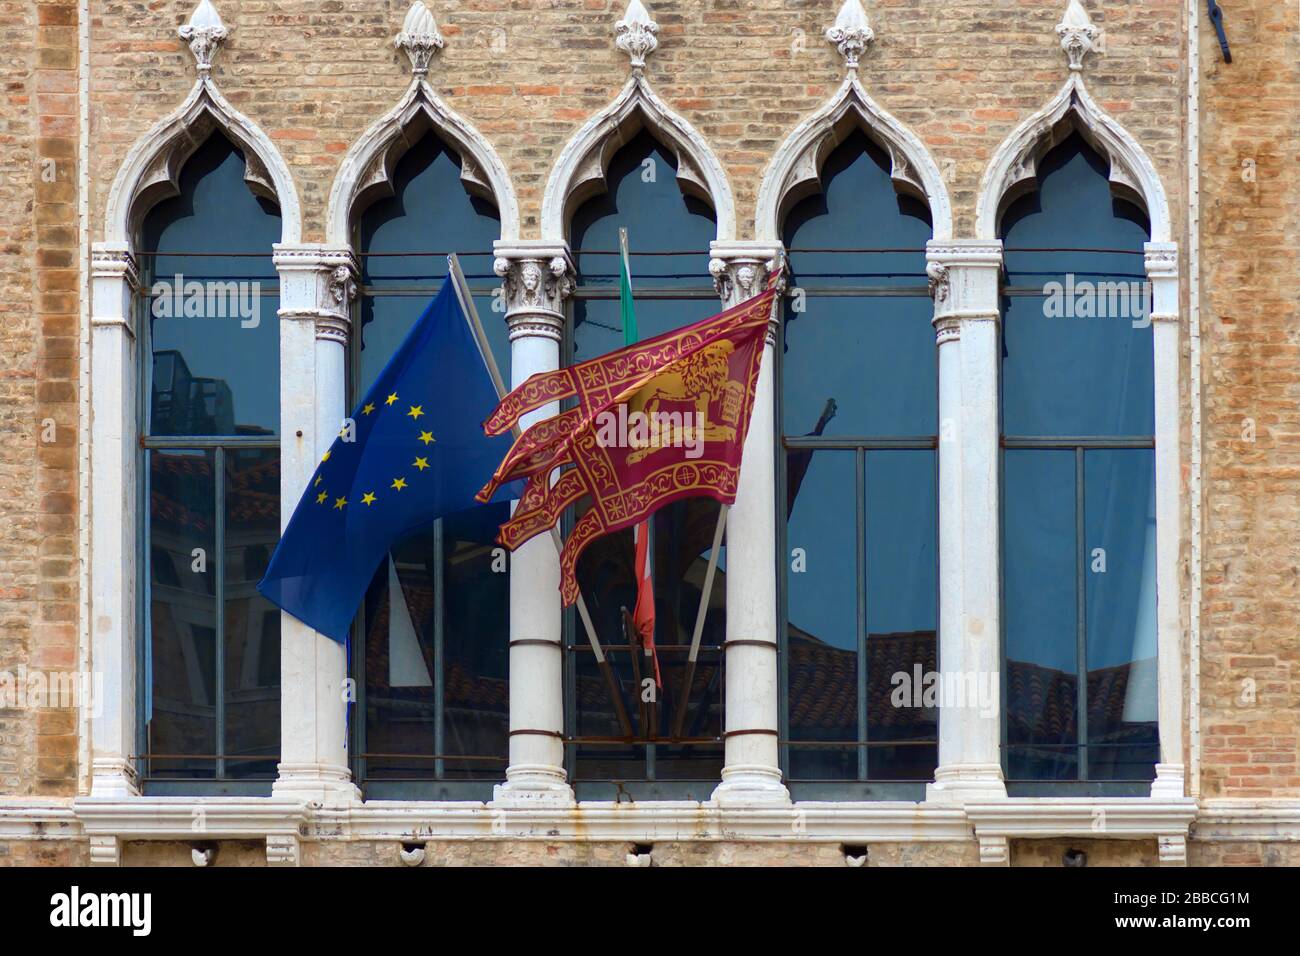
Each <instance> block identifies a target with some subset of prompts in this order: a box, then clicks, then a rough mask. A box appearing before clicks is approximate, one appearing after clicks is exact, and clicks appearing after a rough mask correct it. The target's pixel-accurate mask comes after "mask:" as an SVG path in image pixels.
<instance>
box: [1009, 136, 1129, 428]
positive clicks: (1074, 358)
mask: <svg viewBox="0 0 1300 956" xmlns="http://www.w3.org/2000/svg"><path fill="white" fill-rule="evenodd" d="M1038 176H1039V182H1040V184H1041V187H1040V188H1039V189H1038V190H1037V191H1035V192H1034V193H1031V194H1029V195H1027V196H1024V197H1022V198H1020V199H1019V200H1017V201H1016V202H1014V203H1013V204H1012V205H1011V207H1010V208H1009V209H1008V210H1007V212H1006V214H1005V216H1004V218H1003V235H1004V244H1005V246H1006V247H1007V250H1008V251H1007V253H1006V269H1007V275H1008V282H1009V284H1010V285H1011V286H1012V287H1014V293H1013V294H1011V295H1008V296H1007V297H1006V298H1005V299H1004V324H1003V331H1004V361H1003V369H1002V378H1003V431H1004V433H1005V434H1007V435H1024V436H1034V435H1093V436H1100V435H1150V434H1152V432H1153V431H1154V427H1155V426H1154V398H1153V395H1154V392H1153V386H1152V376H1153V368H1154V359H1153V354H1152V334H1151V328H1150V323H1149V321H1148V318H1149V311H1150V310H1149V294H1148V292H1147V290H1146V284H1145V280H1146V276H1145V273H1144V271H1143V270H1144V267H1143V257H1142V252H1143V244H1144V243H1145V241H1146V238H1147V232H1146V224H1145V221H1144V220H1143V218H1142V216H1141V213H1140V212H1139V211H1138V210H1137V209H1136V208H1135V207H1133V206H1132V205H1130V204H1128V203H1126V202H1123V201H1120V200H1116V199H1114V198H1113V197H1112V195H1111V192H1110V183H1109V181H1108V180H1107V168H1106V163H1105V161H1104V160H1103V159H1101V157H1099V156H1098V155H1097V154H1096V153H1095V152H1093V151H1092V150H1091V149H1090V148H1089V147H1088V146H1087V145H1086V144H1085V143H1084V142H1083V140H1082V139H1080V138H1079V137H1078V136H1073V137H1071V138H1070V139H1068V140H1067V141H1066V142H1065V143H1063V144H1062V145H1061V146H1059V147H1057V148H1056V149H1054V150H1052V151H1051V152H1050V153H1049V154H1048V155H1047V156H1046V157H1044V159H1043V161H1042V162H1041V163H1040V164H1039V169H1038ZM1066 247H1068V248H1066ZM1044 249H1048V250H1055V251H1026V250H1044ZM1102 250H1113V251H1102ZM1021 293H1024V294H1021Z"/></svg>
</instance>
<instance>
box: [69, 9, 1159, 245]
mask: <svg viewBox="0 0 1300 956" xmlns="http://www.w3.org/2000/svg"><path fill="white" fill-rule="evenodd" d="M408 6H409V3H407V2H406V0H379V2H374V0H328V2H325V3H316V2H307V0H284V2H279V3H275V4H269V3H265V2H261V0H242V2H241V0H222V2H221V3H219V4H218V9H219V12H220V14H221V16H222V19H223V20H224V22H225V23H226V26H227V27H229V28H231V36H230V38H229V39H228V40H227V41H226V43H225V44H224V45H223V47H222V49H221V51H220V52H219V53H218V54H217V57H216V65H215V66H214V69H213V76H214V77H215V79H216V81H217V83H218V85H219V86H220V88H221V90H222V92H223V93H224V94H225V95H226V97H227V98H228V99H229V100H230V101H231V103H232V104H233V105H234V106H235V107H236V108H237V109H239V110H240V111H241V112H243V113H244V114H245V115H247V116H248V117H249V118H250V119H252V120H253V121H254V122H256V123H258V124H259V125H260V126H261V127H262V128H263V129H264V130H266V131H267V133H268V134H269V135H270V136H271V138H272V140H274V142H275V143H276V146H277V147H278V148H279V149H280V151H281V152H282V153H283V154H284V156H285V159H286V160H287V161H288V163H289V164H290V166H291V167H292V169H293V173H294V176H295V179H296V182H297V185H298V189H299V192H300V195H301V199H302V204H303V214H304V218H305V222H304V238H306V239H308V240H313V239H320V238H322V231H323V228H324V220H325V204H326V200H327V198H328V194H329V187H330V184H331V182H332V180H333V177H334V174H335V172H336V171H337V169H338V164H339V161H340V159H341V157H342V155H343V153H344V152H345V151H346V150H347V148H348V147H349V146H350V145H351V144H352V143H353V142H354V141H355V140H356V139H357V137H358V136H360V134H361V133H362V132H363V131H364V130H365V129H366V128H367V127H368V126H369V125H370V124H371V123H373V122H374V121H375V120H376V119H378V118H379V117H380V116H382V115H383V114H384V113H386V112H387V111H388V110H389V109H390V108H391V107H392V106H393V105H394V104H395V103H396V102H397V99H398V98H399V97H400V96H401V93H402V91H403V90H404V89H405V87H406V85H407V83H408V81H409V72H408V68H407V64H406V60H405V57H404V56H403V55H402V54H401V52H400V51H398V50H396V49H394V47H393V37H394V35H395V34H396V33H397V31H398V29H399V28H400V26H401V22H402V18H403V16H404V14H405V12H406V9H407V7H408ZM429 6H430V9H431V10H432V12H433V14H434V17H435V19H436V20H437V22H438V26H439V29H440V30H441V32H442V33H443V35H444V36H445V38H446V40H447V45H446V47H445V48H444V49H443V50H442V51H441V52H440V53H438V54H437V55H436V56H435V57H434V61H433V66H432V67H431V69H430V71H429V79H430V82H431V83H432V84H433V86H434V87H435V88H436V89H437V90H438V91H439V93H440V94H441V95H443V96H444V98H445V99H446V100H447V102H448V103H449V104H450V105H451V106H452V108H453V109H455V110H456V111H457V112H459V113H461V114H462V115H463V116H465V117H466V118H467V119H469V120H470V121H471V122H472V123H474V124H475V125H476V126H477V127H478V129H479V130H480V131H481V132H482V133H483V134H484V136H486V137H487V139H488V140H489V141H490V142H491V143H492V145H493V146H494V147H495V148H496V149H497V151H498V152H499V153H500V154H501V157H502V159H503V161H504V162H505V165H506V167H507V169H508V170H509V172H510V175H511V177H512V180H513V182H514V185H515V188H516V190H517V191H518V193H519V200H520V205H521V207H522V214H523V219H524V235H525V236H535V235H536V234H537V228H538V226H537V222H538V213H539V209H540V206H541V199H542V195H541V194H542V190H543V188H544V186H545V184H546V177H547V175H548V174H549V173H550V170H551V167H552V166H553V165H554V162H555V159H556V157H557V156H558V154H559V152H560V150H561V149H562V148H563V146H564V144H565V143H566V142H567V141H568V140H569V138H570V137H571V136H572V135H573V133H574V132H575V131H576V130H577V129H578V127H579V126H581V125H582V123H583V122H584V121H585V120H586V119H587V118H588V117H590V116H591V115H592V114H593V113H595V112H597V111H598V110H600V109H601V108H602V107H604V106H605V105H606V104H607V103H609V101H610V100H612V99H613V98H614V96H615V95H616V94H617V93H618V90H619V88H620V87H621V86H622V84H623V83H624V81H625V80H626V79H627V75H628V65H627V57H626V55H625V54H624V53H622V52H621V51H618V50H616V49H615V48H614V45H613V41H612V37H613V30H614V23H615V21H616V20H618V19H619V17H620V16H622V13H623V10H624V7H625V6H626V3H625V2H624V0H554V2H549V3H533V4H525V5H520V4H517V3H510V2H507V0H475V2H472V3H471V2H466V0H459V2H458V0H433V2H432V3H430V4H429ZM838 6H839V5H838V3H834V2H830V0H826V2H806V0H802V2H797V3H796V2H790V0H657V2H653V3H651V5H650V9H651V15H652V16H653V18H654V19H655V20H656V21H657V22H658V24H659V26H660V31H659V49H658V50H657V51H656V52H655V53H653V54H652V55H651V56H650V58H649V61H648V65H647V68H646V75H647V78H648V79H649V80H650V82H651V83H652V84H653V86H654V87H655V89H656V90H657V91H658V93H659V94H660V96H662V97H663V99H664V100H665V101H666V102H667V103H668V104H669V105H670V106H671V107H672V108H673V109H674V110H676V111H677V112H679V113H680V114H681V115H683V116H684V117H686V118H687V119H688V120H689V121H690V122H691V123H692V124H694V125H695V127H696V128H697V129H698V130H699V131H700V133H701V134H702V135H703V136H704V138H705V139H706V140H707V141H708V142H709V143H710V145H711V146H712V147H713V149H714V150H715V151H716V152H717V154H718V157H719V159H720V160H721V162H722V164H723V166H724V168H725V169H726V171H727V174H728V176H729V177H730V179H731V184H732V188H733V190H734V191H735V194H736V199H737V214H738V219H739V223H740V226H739V228H740V232H741V236H742V238H744V237H748V236H750V235H751V234H752V227H753V218H754V200H755V197H756V195H757V191H758V186H759V183H760V181H761V178H762V173H763V171H764V169H765V168H766V165H767V162H768V160H769V159H770V158H771V156H772V154H773V153H774V152H775V151H776V149H777V147H778V146H779V145H780V144H781V142H782V141H783V140H784V139H785V137H786V136H787V135H788V134H789V133H790V131H791V130H792V129H793V128H794V127H795V125H797V124H798V123H799V122H800V121H801V120H802V119H804V118H805V117H806V116H807V115H808V114H809V113H811V112H812V111H814V110H815V109H816V108H817V107H818V106H820V105H821V104H822V103H823V102H824V101H825V100H826V98H827V97H828V96H829V95H830V93H831V92H833V91H834V89H835V88H836V87H837V86H838V85H839V83H840V82H841V81H842V80H843V78H844V67H843V61H842V60H841V59H840V56H839V54H838V53H836V51H835V49H834V48H833V47H832V46H831V45H830V44H829V43H827V42H826V40H825V39H824V38H823V35H822V34H823V32H824V31H825V30H826V28H827V27H828V26H830V25H831V22H832V21H833V20H834V16H835V12H836V10H837V9H838ZM1088 6H1089V9H1090V12H1091V15H1092V16H1093V17H1094V19H1095V21H1096V22H1097V24H1098V25H1099V26H1102V27H1104V28H1105V29H1106V31H1107V43H1106V46H1107V53H1106V55H1105V56H1102V57H1099V58H1094V59H1092V61H1091V65H1090V67H1089V70H1088V77H1089V81H1088V82H1089V86H1090V89H1091V90H1092V91H1093V94H1094V96H1095V97H1096V98H1097V100H1098V101H1099V102H1100V103H1101V104H1102V105H1103V107H1104V108H1105V109H1107V110H1108V111H1110V112H1111V113H1112V115H1114V116H1115V117H1116V118H1117V119H1118V120H1119V121H1120V122H1121V123H1123V124H1125V126H1126V127H1127V128H1128V129H1129V130H1130V131H1131V132H1132V133H1133V134H1134V135H1135V136H1136V137H1137V138H1138V139H1139V141H1141V143H1142V144H1143V146H1144V148H1146V149H1147V151H1148V152H1149V153H1150V154H1151V155H1152V157H1153V159H1154V160H1155V162H1156V165H1157V168H1158V169H1159V171H1160V173H1161V175H1162V177H1163V178H1164V181H1165V185H1166V188H1167V189H1168V192H1169V199H1170V203H1171V205H1172V206H1173V207H1174V209H1175V210H1178V209H1179V208H1181V206H1182V205H1183V201H1182V196H1183V189H1182V185H1181V184H1182V182H1183V179H1184V178H1185V177H1184V176H1183V175H1182V172H1181V170H1182V153H1181V148H1180V143H1181V123H1180V122H1179V120H1180V118H1181V116H1182V114H1183V111H1184V105H1183V83H1182V75H1181V69H1182V67H1181V62H1182V59H1183V56H1182V53H1183V27H1182V9H1183V7H1182V2H1181V0H1146V2H1144V3H1142V4H1140V5H1130V4H1121V3H1115V2H1107V3H1099V2H1096V0H1092V2H1090V3H1089V4H1088ZM191 8H192V4H191V3H190V2H189V0H166V2H163V3H151V4H146V3H143V2H136V0H132V2H122V0H92V2H91V10H92V17H93V24H92V44H91V45H92V60H91V74H92V76H93V78H94V79H93V84H94V97H93V103H92V115H91V137H92V141H93V142H94V143H95V144H96V148H95V151H94V153H95V155H94V157H93V160H92V162H93V164H94V166H93V170H92V177H91V178H92V191H93V203H92V210H94V212H93V216H92V223H93V225H94V228H95V230H96V232H98V231H99V229H100V228H101V226H102V219H103V208H104V201H105V194H106V192H107V188H108V186H109V184H111V182H112V178H113V175H114V173H115V172H116V170H117V167H118V165H119V164H120V163H121V161H122V157H123V156H124V155H125V153H126V150H127V149H129V148H130V145H131V144H132V143H133V142H134V141H135V140H136V139H137V138H139V137H140V136H141V135H143V134H144V133H145V131H146V130H147V129H148V128H149V126H150V125H152V124H153V123H154V122H155V121H156V120H157V119H159V118H160V117H161V116H163V115H165V114H166V113H167V112H169V111H170V110H171V109H173V108H174V107H175V106H176V105H178V104H179V103H180V101H181V100H182V99H183V98H184V96H185V93H186V92H187V91H188V89H189V87H190V86H191V85H192V83H193V81H194V72H193V68H192V61H191V59H190V55H189V53H188V51H186V50H185V48H184V46H183V45H182V44H181V43H180V42H179V41H178V40H177V39H176V27H177V26H178V25H179V24H181V23H182V22H184V21H185V20H186V19H188V17H189V14H190V11H191ZM1064 9H1065V4H1064V2H1057V0H1048V2H1039V3H1031V4H1026V3H1023V2H1017V0H980V2H974V0H954V2H952V3H945V4H931V3H922V2H918V0H875V2H870V3H868V14H869V16H870V18H871V24H872V28H873V29H874V30H875V32H876V41H875V42H874V43H873V44H872V45H871V47H870V49H869V50H868V52H867V54H866V56H865V57H864V59H863V66H862V70H861V75H862V78H863V82H864V83H865V84H866V86H867V88H868V89H869V90H870V91H871V92H872V94H873V95H874V96H876V97H877V99H878V100H879V102H880V103H881V105H882V106H884V107H885V108H886V109H888V110H890V111H891V112H892V113H894V115H895V116H897V118H898V119H899V120H901V121H902V122H903V123H905V124H907V125H908V126H910V127H911V128H912V129H913V130H914V131H915V132H916V133H917V135H919V136H920V138H921V139H922V140H923V141H924V142H925V144H926V146H927V147H928V148H929V149H930V151H931V152H932V153H933V154H934V157H935V159H936V161H937V162H938V163H939V164H940V166H941V167H945V166H947V167H950V168H951V176H952V179H951V182H950V183H949V189H950V191H951V192H952V194H953V200H954V206H955V210H956V214H957V229H958V233H959V234H960V235H970V234H971V233H972V228H973V227H972V225H971V224H972V222H973V219H974V209H975V197H976V191H977V188H978V185H979V179H980V176H981V174H982V173H983V171H984V166H985V164H986V162H987V160H988V158H989V156H990V155H991V154H992V152H993V150H994V149H996V147H997V145H998V144H999V143H1000V142H1001V141H1002V140H1003V139H1004V138H1005V137H1006V135H1007V134H1008V133H1009V132H1010V131H1011V130H1012V129H1013V128H1014V127H1015V126H1016V125H1017V124H1018V123H1019V122H1020V121H1021V120H1023V119H1024V118H1025V117H1026V116H1028V115H1029V114H1030V113H1032V112H1034V111H1035V110H1037V109H1038V108H1039V107H1041V106H1042V105H1043V104H1044V103H1046V102H1047V100H1048V99H1049V98H1050V97H1051V95H1052V94H1053V93H1055V92H1056V90H1057V89H1059V88H1060V86H1061V83H1062V82H1063V81H1064V79H1065V76H1066V70H1065V55H1064V54H1063V53H1062V52H1061V49H1060V47H1059V45H1058V41H1057V37H1056V35H1055V33H1054V27H1055V25H1056V24H1057V23H1058V22H1060V19H1061V15H1062V13H1063V12H1064ZM1179 222H1180V223H1181V219H1180V220H1179Z"/></svg>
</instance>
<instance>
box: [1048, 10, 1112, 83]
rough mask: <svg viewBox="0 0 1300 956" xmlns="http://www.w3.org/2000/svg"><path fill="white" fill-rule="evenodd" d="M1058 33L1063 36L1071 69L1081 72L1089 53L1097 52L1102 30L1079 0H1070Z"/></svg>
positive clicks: (1062, 44) (1062, 43) (1062, 40)
mask: <svg viewBox="0 0 1300 956" xmlns="http://www.w3.org/2000/svg"><path fill="white" fill-rule="evenodd" d="M1056 35H1057V36H1059V37H1060V38H1061V49H1062V50H1064V51H1065V55H1066V56H1067V57H1069V58H1070V69H1071V70H1072V71H1074V72H1076V73H1077V72H1079V71H1081V70H1082V69H1083V60H1084V57H1086V56H1087V55H1088V54H1089V53H1097V52H1099V51H1098V46H1097V41H1098V40H1099V39H1100V38H1101V30H1099V29H1098V28H1097V27H1096V26H1094V25H1093V22H1092V20H1091V19H1089V17H1088V11H1087V10H1085V9H1083V4H1082V3H1080V2H1079V0H1070V5H1069V6H1068V7H1066V8H1065V19H1063V20H1062V21H1061V22H1060V23H1058V24H1057V25H1056Z"/></svg>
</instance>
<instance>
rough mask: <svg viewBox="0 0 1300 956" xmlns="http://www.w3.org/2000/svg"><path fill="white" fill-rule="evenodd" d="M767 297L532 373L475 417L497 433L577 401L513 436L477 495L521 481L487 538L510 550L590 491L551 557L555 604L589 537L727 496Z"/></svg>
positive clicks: (571, 597)
mask: <svg viewBox="0 0 1300 956" xmlns="http://www.w3.org/2000/svg"><path fill="white" fill-rule="evenodd" d="M775 298H776V290H775V289H768V290H767V291H765V292H763V293H761V294H759V295H757V296H755V297H754V298H752V299H748V300H746V301H745V302H742V303H741V304H740V305H738V306H735V307H733V308H731V309H728V310H726V311H725V312H721V313H719V314H717V315H715V316H712V317H710V318H707V319H704V320H702V321H700V322H696V323H695V324H693V325H688V326H686V327H685V328H681V329H675V330H674V331H672V332H668V333H665V334H664V335H660V336H657V337H655V338H652V339H646V340H645V341H643V342H639V343H637V344H636V345H632V346H628V347H626V348H622V349H619V350H618V351H616V352H610V353H609V354H608V355H602V356H600V357H599V358H594V359H591V360H589V361H586V362H582V363H580V364H578V365H571V366H569V367H568V368H563V369H559V370H557V371H554V372H540V373H538V374H537V375H534V376H533V377H532V378H530V379H528V381H526V382H524V383H523V384H522V385H520V386H519V387H518V388H516V389H515V390H514V391H512V392H511V393H510V394H508V395H506V397H505V398H503V399H502V400H501V403H500V404H499V405H498V406H497V407H496V410H495V411H493V413H492V415H491V416H490V417H489V418H488V420H487V421H486V422H484V423H483V430H484V431H485V432H487V434H489V435H500V434H502V433H504V432H506V431H508V430H509V429H510V428H512V427H513V426H514V425H515V424H516V423H517V422H518V421H519V419H520V417H521V416H523V415H526V414H527V413H528V412H531V411H533V410H535V409H538V408H542V407H543V406H545V405H548V404H550V403H551V402H557V401H562V400H565V399H576V401H577V404H576V405H574V407H572V408H570V409H568V410H567V411H564V412H562V413H560V414H559V415H555V416H553V417H551V418H547V419H544V420H542V421H540V422H537V423H536V424H534V425H533V426H532V427H531V428H529V429H528V430H527V431H525V432H524V433H523V434H521V435H520V436H519V437H518V438H517V439H516V440H515V443H514V446H513V447H512V448H511V449H510V452H509V453H508V454H507V455H506V457H505V459H504V460H503V461H502V462H501V466H500V467H499V468H497V470H496V473H495V474H493V476H492V479H491V480H490V481H489V482H488V483H487V485H485V486H484V488H483V490H482V491H480V492H479V493H478V500H479V501H487V500H489V499H490V498H491V497H492V495H493V494H494V493H495V492H496V490H497V489H498V488H499V487H500V486H501V485H502V484H504V483H506V482H509V481H514V480H516V479H520V478H526V479H528V481H527V484H526V485H525V487H524V492H523V495H522V497H521V498H520V501H519V505H518V507H517V508H516V509H515V513H514V516H513V517H512V518H511V519H510V520H509V521H507V522H506V523H505V524H503V525H502V526H501V531H500V534H498V536H497V541H498V542H499V543H500V544H502V545H504V546H505V547H507V548H509V549H510V550H511V551H513V550H515V549H516V548H518V547H519V546H520V545H521V544H523V543H524V542H525V541H527V540H528V539H529V538H532V537H533V536H534V535H537V534H540V533H541V532H543V531H546V530H547V529H549V528H550V527H551V526H553V525H554V524H555V523H556V521H558V520H559V518H560V516H561V514H563V512H564V509H565V508H567V507H569V505H572V504H575V503H577V502H578V501H581V500H582V499H584V498H588V497H589V498H590V499H591V506H590V507H589V508H588V509H587V511H586V512H585V513H584V514H583V515H582V517H580V518H579V519H578V521H577V523H576V524H575V525H574V528H573V531H572V532H571V533H570V534H569V537H568V540H567V541H565V543H564V549H563V551H562V553H561V556H560V571H561V581H560V591H561V594H562V596H563V600H564V603H565V604H566V605H569V604H572V603H573V602H574V601H575V600H577V597H578V585H577V580H576V576H575V569H576V567H577V562H578V558H579V556H580V555H581V554H582V552H583V550H584V549H585V548H586V547H587V545H589V544H590V543H591V542H592V541H593V540H595V539H596V538H598V537H600V536H601V535H605V534H609V533H610V532H613V531H620V530H622V529H624V528H630V527H632V526H633V525H635V524H638V523H639V522H641V521H643V520H644V519H645V518H647V517H649V515H650V514H651V513H653V512H654V511H656V510H658V509H659V508H662V507H663V506H664V505H667V504H670V503H671V502H674V501H677V500H679V499H682V498H690V497H696V496H705V497H709V498H714V499H716V500H717V501H720V502H722V503H724V504H732V503H734V502H735V500H736V486H737V483H738V482H739V478H740V458H741V452H742V450H743V448H744V444H745V434H746V432H747V431H748V429H749V418H750V413H751V412H752V411H753V407H754V390H755V388H756V387H757V384H758V371H759V366H760V364H761V362H762V359H763V342H764V338H765V336H766V335H767V327H768V322H769V320H770V318H771V314H772V308H773V303H774V300H775ZM556 469H561V471H560V474H559V478H558V479H557V480H556V481H555V482H554V484H552V483H551V475H552V474H553V473H554V472H555V471H556Z"/></svg>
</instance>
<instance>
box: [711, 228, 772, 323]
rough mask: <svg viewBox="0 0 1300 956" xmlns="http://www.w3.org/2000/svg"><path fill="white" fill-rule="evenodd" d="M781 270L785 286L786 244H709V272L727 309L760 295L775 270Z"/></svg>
mask: <svg viewBox="0 0 1300 956" xmlns="http://www.w3.org/2000/svg"><path fill="white" fill-rule="evenodd" d="M776 271H780V272H781V278H780V280H779V287H780V288H782V289H784V288H785V271H786V262H785V246H784V245H782V244H781V243H779V242H743V241H737V240H733V241H730V242H718V241H714V242H711V243H709V274H710V275H711V276H713V288H714V289H716V290H717V293H718V296H719V298H721V299H722V304H723V305H724V306H726V307H728V308H730V307H731V306H733V305H739V304H740V303H741V302H744V301H745V300H746V299H749V298H753V297H754V296H756V295H758V294H759V293H760V292H762V291H763V289H764V288H765V287H766V286H767V282H768V278H769V277H770V276H771V275H772V273H773V272H776Z"/></svg>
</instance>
